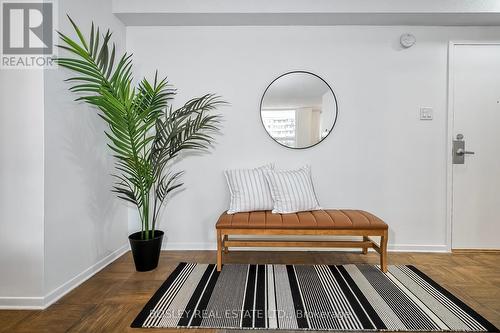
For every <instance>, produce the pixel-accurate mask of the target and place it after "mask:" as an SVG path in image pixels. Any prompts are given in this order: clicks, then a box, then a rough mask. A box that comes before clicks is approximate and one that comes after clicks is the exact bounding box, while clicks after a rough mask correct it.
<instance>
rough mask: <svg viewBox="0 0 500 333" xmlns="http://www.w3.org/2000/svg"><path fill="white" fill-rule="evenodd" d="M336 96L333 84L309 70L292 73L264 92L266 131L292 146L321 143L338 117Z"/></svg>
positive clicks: (299, 146) (305, 146)
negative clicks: (332, 87)
mask: <svg viewBox="0 0 500 333" xmlns="http://www.w3.org/2000/svg"><path fill="white" fill-rule="evenodd" d="M337 109H338V107H337V99H336V97H335V94H334V93H333V91H332V89H331V88H330V86H329V85H328V84H327V83H326V82H325V81H324V80H323V79H321V78H320V77H319V76H317V75H315V74H312V73H308V72H302V71H300V72H299V71H297V72H290V73H287V74H284V75H281V76H280V77H278V78H277V79H275V80H274V81H273V82H272V83H271V84H270V85H269V86H268V87H267V89H266V91H265V92H264V96H263V97H262V102H261V108H260V115H261V118H262V123H263V124H264V127H265V129H266V131H267V133H268V134H269V135H270V136H271V137H272V138H273V139H274V140H275V141H276V142H278V143H280V144H281V145H283V146H286V147H289V148H308V147H311V146H314V145H315V144H317V143H319V142H321V141H322V140H323V139H324V138H325V137H326V136H327V135H328V134H329V133H330V132H331V130H332V129H333V126H334V125H335V121H336V119H337V112H338V110H337Z"/></svg>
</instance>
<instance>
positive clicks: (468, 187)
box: [450, 43, 500, 249]
mask: <svg viewBox="0 0 500 333" xmlns="http://www.w3.org/2000/svg"><path fill="white" fill-rule="evenodd" d="M450 48H451V49H450V89H451V91H450V96H451V100H450V103H452V104H451V105H450V106H451V108H450V110H451V111H452V113H453V114H452V116H453V126H452V135H453V138H455V139H456V137H457V135H459V134H462V135H463V142H464V145H465V149H464V150H465V151H471V152H474V154H462V151H461V152H459V154H457V152H456V150H457V146H460V143H456V146H455V149H454V152H453V154H455V156H454V157H461V156H463V158H464V160H465V161H464V164H453V166H452V169H453V170H452V172H453V176H452V177H453V184H452V187H453V189H452V248H453V249H500V43H499V44H475V45H474V44H455V45H453V44H452V45H451V46H450Z"/></svg>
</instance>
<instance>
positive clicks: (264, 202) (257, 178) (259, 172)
mask: <svg viewBox="0 0 500 333" xmlns="http://www.w3.org/2000/svg"><path fill="white" fill-rule="evenodd" d="M273 169H274V165H272V164H269V165H265V166H263V167H260V168H255V169H240V170H226V171H224V174H225V175H226V180H227V185H228V186H229V192H230V194H231V202H230V204H229V210H228V211H227V213H228V214H234V213H238V212H251V211H256V210H271V209H273V198H272V197H271V192H270V191H269V185H268V184H267V181H266V178H265V176H264V173H265V172H266V171H269V170H273Z"/></svg>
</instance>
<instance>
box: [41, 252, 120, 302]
mask: <svg viewBox="0 0 500 333" xmlns="http://www.w3.org/2000/svg"><path fill="white" fill-rule="evenodd" d="M129 249H130V246H129V244H128V243H127V244H125V245H123V246H121V247H120V248H119V249H117V250H116V251H114V252H112V253H110V254H108V255H107V256H106V257H104V258H102V259H101V260H99V261H98V262H97V263H95V264H94V265H92V266H90V267H89V268H87V269H86V270H84V271H83V272H81V273H80V274H78V275H77V276H75V277H74V278H72V279H71V280H69V281H67V282H65V283H64V284H62V285H60V286H59V287H57V288H56V289H54V290H53V291H51V292H50V293H48V294H47V295H45V297H44V308H47V307H49V306H50V305H51V304H53V303H55V302H56V301H57V300H58V299H60V298H61V297H63V296H64V295H66V294H67V293H69V292H70V291H71V290H73V289H75V288H76V287H78V286H79V285H80V284H82V283H83V282H85V281H86V280H88V279H89V278H91V277H92V276H93V275H95V274H96V273H97V272H99V271H100V270H102V269H103V268H104V267H106V266H108V265H109V264H111V263H112V262H113V261H115V260H116V259H118V258H119V257H120V256H122V255H123V254H124V253H125V252H127V251H128V250H129Z"/></svg>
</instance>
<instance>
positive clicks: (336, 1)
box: [113, 0, 500, 26]
mask: <svg viewBox="0 0 500 333" xmlns="http://www.w3.org/2000/svg"><path fill="white" fill-rule="evenodd" d="M113 12H114V14H115V15H116V16H117V17H118V18H119V19H120V20H121V21H123V22H124V24H125V25H127V26H241V25H243V26H244V25H266V26H267V25H270V26H274V25H276V26H277V25H280V26H282V25H310V26H315V25H416V26H418V25H426V26H500V1H499V0H141V1H137V0H113Z"/></svg>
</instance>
